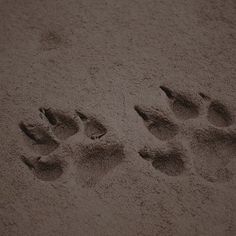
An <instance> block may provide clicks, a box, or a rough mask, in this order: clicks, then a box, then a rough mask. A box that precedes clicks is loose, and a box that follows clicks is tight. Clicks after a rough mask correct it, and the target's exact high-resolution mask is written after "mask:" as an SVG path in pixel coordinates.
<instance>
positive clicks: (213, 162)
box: [134, 86, 236, 182]
mask: <svg viewBox="0 0 236 236" xmlns="http://www.w3.org/2000/svg"><path fill="white" fill-rule="evenodd" d="M160 89H161V90H162V91H163V92H164V93H165V95H166V99H167V100H168V104H169V108H170V110H171V111H172V114H173V116H172V117H174V118H172V120H171V119H170V118H169V117H168V116H167V115H164V113H163V112H160V109H159V108H155V109H147V108H143V107H141V106H138V105H136V106H135V107H134V109H135V111H136V112H137V114H138V115H139V116H140V117H141V118H142V120H143V121H144V124H145V126H146V127H147V129H148V130H149V132H150V133H151V134H153V135H154V136H155V137H156V138H158V139H159V140H162V141H165V142H166V145H167V144H168V143H169V141H170V140H171V139H173V138H174V137H175V136H176V135H177V134H179V139H180V140H181V139H185V140H186V138H187V140H188V141H189V154H188V156H189V158H191V154H193V163H194V168H195V170H196V173H197V174H198V175H200V176H201V177H203V178H204V179H205V180H206V181H208V182H228V181H230V180H231V179H232V177H233V173H232V172H231V171H230V170H229V169H228V167H229V164H230V160H232V159H233V158H234V157H235V153H236V133H235V132H234V131H232V130H231V131H227V130H224V128H226V127H227V128H228V127H229V126H231V125H233V124H234V119H233V118H234V116H233V114H232V113H231V112H230V111H229V109H228V108H227V107H226V106H225V105H223V103H221V102H220V101H216V100H211V99H210V98H209V96H207V95H204V94H203V93H199V94H198V96H199V95H200V96H199V97H198V99H201V102H200V103H199V102H195V101H194V99H192V98H190V97H188V96H186V95H185V94H181V93H177V92H175V91H173V90H172V89H170V88H168V87H165V86H160ZM201 106H205V107H206V111H207V112H206V114H204V115H203V116H202V117H199V116H200V109H201ZM195 119H203V122H202V123H201V125H202V127H197V126H196V127H195V123H194V120H195ZM186 120H189V121H188V122H190V123H192V126H191V128H190V127H187V128H186V127H185V123H183V121H184V122H185V121H186ZM205 126H206V127H205ZM153 127H155V128H153ZM184 129H185V130H186V129H189V130H187V132H186V131H185V132H179V131H181V130H184ZM189 134H190V136H188V137H185V135H189ZM172 142H174V143H175V142H176V141H175V140H174V141H172ZM174 143H173V144H174ZM164 145H165V144H164ZM153 153H155V154H153ZM139 154H140V156H141V157H142V158H143V159H146V160H151V161H152V165H153V167H154V168H155V169H158V170H159V171H161V172H163V173H165V174H167V175H169V176H171V175H173V176H174V175H175V174H176V175H178V174H180V173H182V172H184V162H183V159H182V158H181V157H183V155H182V154H180V153H178V152H177V153H173V152H171V153H165V154H163V153H160V152H155V151H153V150H151V151H149V153H148V152H144V151H140V152H139Z"/></svg>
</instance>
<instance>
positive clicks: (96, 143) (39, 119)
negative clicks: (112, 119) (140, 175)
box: [19, 107, 123, 183]
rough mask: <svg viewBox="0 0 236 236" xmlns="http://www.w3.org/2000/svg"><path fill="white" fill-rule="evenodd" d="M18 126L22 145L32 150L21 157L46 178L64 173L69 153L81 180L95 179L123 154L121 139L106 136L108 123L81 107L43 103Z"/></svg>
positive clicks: (48, 179) (104, 172)
mask: <svg viewBox="0 0 236 236" xmlns="http://www.w3.org/2000/svg"><path fill="white" fill-rule="evenodd" d="M19 127H20V130H21V131H22V133H23V146H27V147H28V148H29V150H31V153H29V152H26V154H24V155H22V156H21V159H22V161H23V163H24V164H26V165H27V166H28V167H29V169H30V170H31V171H32V172H33V173H34V175H35V176H36V177H37V178H38V179H40V180H43V181H54V180H56V179H58V178H59V177H61V176H62V175H63V173H64V170H65V168H66V167H67V165H68V160H66V158H68V155H69V156H70V158H72V159H73V158H74V160H73V163H74V166H76V170H77V171H76V175H77V176H79V178H80V181H83V182H88V181H90V182H91V181H92V182H93V183H94V182H96V181H97V179H99V178H100V177H101V176H103V175H104V174H106V173H107V172H108V171H109V170H111V169H112V168H114V167H115V166H116V165H118V164H119V163H120V162H121V160H122V158H123V146H122V145H121V144H120V143H116V142H112V141H111V140H110V139H109V138H108V141H107V140H105V141H104V140H103V137H104V136H106V134H107V132H108V130H107V128H106V127H105V125H103V124H102V123H101V122H100V121H98V119H96V118H94V117H93V116H90V115H85V114H84V113H83V112H81V111H79V110H75V111H73V112H65V111H62V110H58V109H54V108H45V107H43V108H40V109H39V110H38V112H36V113H33V114H31V116H30V117H29V118H27V119H24V120H23V121H21V122H20V123H19ZM83 140H85V141H83ZM70 144H71V145H70Z"/></svg>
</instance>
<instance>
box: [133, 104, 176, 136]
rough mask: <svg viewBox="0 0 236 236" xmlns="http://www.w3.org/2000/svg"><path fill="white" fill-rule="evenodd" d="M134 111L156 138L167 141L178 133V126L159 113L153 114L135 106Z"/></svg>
mask: <svg viewBox="0 0 236 236" xmlns="http://www.w3.org/2000/svg"><path fill="white" fill-rule="evenodd" d="M134 109H135V111H136V112H137V113H138V114H139V116H140V117H142V119H143V121H144V124H145V126H146V127H147V129H148V130H149V132H150V133H151V134H153V135H154V136H155V137H156V138H158V139H160V140H169V139H171V138H173V137H174V136H175V135H176V134H177V133H178V126H177V125H176V124H175V123H173V122H172V121H171V120H170V119H169V118H168V117H167V116H165V115H164V114H162V113H161V112H158V111H157V110H156V111H155V112H154V111H151V110H148V109H146V108H144V107H141V106H137V105H136V106H135V107H134Z"/></svg>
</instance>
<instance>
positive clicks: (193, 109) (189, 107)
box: [160, 86, 199, 120]
mask: <svg viewBox="0 0 236 236" xmlns="http://www.w3.org/2000/svg"><path fill="white" fill-rule="evenodd" d="M160 88H161V90H162V91H163V92H164V93H165V94H166V96H167V97H168V99H169V103H170V107H171V109H172V110H173V112H174V114H175V116H176V117H177V118H179V119H181V120H187V119H193V118H196V117H197V116H198V115H199V107H198V105H196V104H195V103H194V102H192V101H191V100H190V99H188V98H187V97H186V96H184V95H182V94H178V93H176V92H173V91H172V90H170V89H169V88H167V87H165V86H160Z"/></svg>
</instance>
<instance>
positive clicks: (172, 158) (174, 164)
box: [139, 149, 186, 176]
mask: <svg viewBox="0 0 236 236" xmlns="http://www.w3.org/2000/svg"><path fill="white" fill-rule="evenodd" d="M139 155H140V156H141V157H142V158H143V159H145V160H148V161H151V163H152V166H153V167H154V168H155V169H157V170H159V171H160V172H162V173H164V174H166V175H168V176H180V175H182V174H184V172H185V171H186V163H185V160H184V159H185V158H184V154H183V153H182V152H181V151H178V150H171V151H168V152H165V153H163V152H160V151H147V150H145V149H144V150H141V151H140V152H139Z"/></svg>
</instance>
